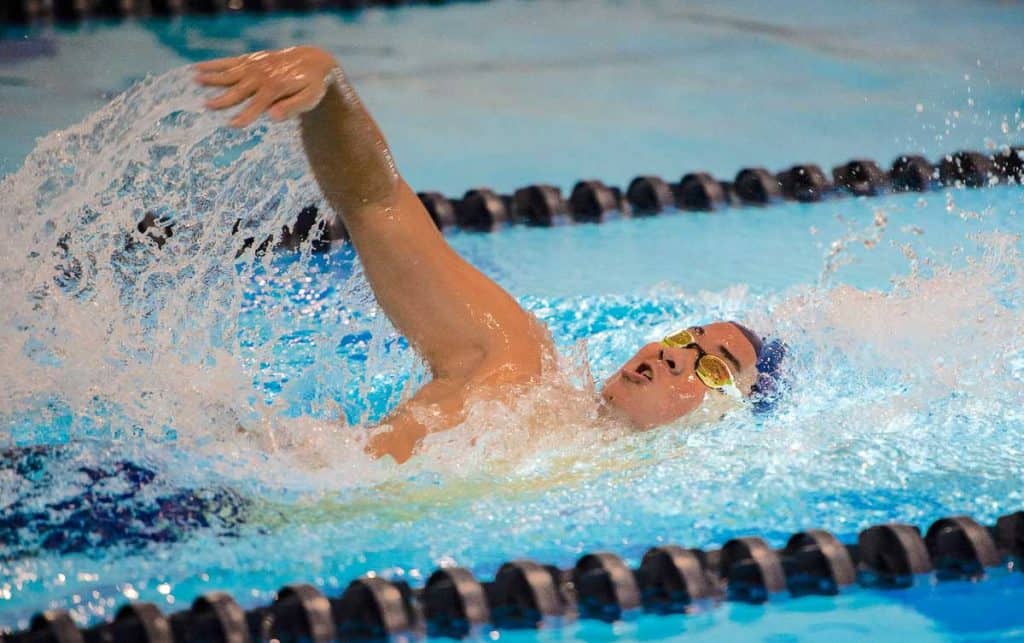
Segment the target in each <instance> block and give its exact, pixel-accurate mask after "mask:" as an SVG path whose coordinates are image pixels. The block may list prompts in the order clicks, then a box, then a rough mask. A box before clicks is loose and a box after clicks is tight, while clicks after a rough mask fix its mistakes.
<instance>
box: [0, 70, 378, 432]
mask: <svg viewBox="0 0 1024 643" xmlns="http://www.w3.org/2000/svg"><path fill="white" fill-rule="evenodd" d="M190 75H191V74H190V72H189V70H188V69H179V70H176V71H173V72H170V73H168V74H165V75H162V76H159V77H152V78H148V79H147V80H145V81H144V82H142V83H140V84H138V85H137V86H135V87H133V88H132V89H131V90H129V91H128V92H126V93H125V94H123V95H121V96H119V97H118V98H116V99H115V100H114V101H113V102H111V103H110V104H109V105H107V106H106V107H105V108H103V109H102V110H100V111H99V112H97V113H95V114H93V115H92V116H90V117H89V118H87V119H86V120H85V121H83V122H82V123H80V124H79V125H76V126H74V127H71V128H69V129H67V130H64V131H60V132H55V133H53V134H50V135H49V136H47V137H45V138H44V139H42V140H41V141H40V142H39V144H38V146H37V147H36V149H35V151H33V152H32V154H31V155H30V156H29V157H28V158H27V159H26V161H25V164H24V166H23V167H22V168H21V169H20V171H18V172H17V173H15V174H13V175H11V176H9V177H7V178H6V179H4V181H3V183H2V185H0V192H2V194H3V195H4V216H3V224H2V225H3V234H2V235H0V255H2V263H0V297H2V299H3V301H4V302H5V305H4V307H3V309H2V313H0V317H2V320H0V321H2V325H3V328H4V332H3V335H2V337H0V363H2V364H3V366H2V367H0V389H2V393H0V396H2V402H0V409H3V416H4V420H5V423H6V424H7V426H6V427H5V428H4V430H3V434H0V442H3V441H15V442H33V441H41V442H45V441H48V439H50V438H52V433H53V431H52V427H53V425H54V424H61V423H63V424H64V425H66V431H65V436H64V437H65V439H68V438H70V439H101V440H114V441H118V440H128V441H131V440H136V439H138V438H146V439H149V440H155V441H160V440H166V439H171V440H174V441H176V442H178V443H179V444H183V445H185V446H190V445H201V444H208V443H210V442H218V441H228V442H232V441H233V440H234V437H233V436H234V435H235V433H236V432H237V431H238V427H239V426H240V425H242V426H244V427H246V430H252V429H253V428H254V427H255V429H256V431H257V432H259V431H262V433H261V434H260V435H258V436H257V438H258V441H260V442H261V443H264V444H270V445H273V444H275V443H277V442H278V441H281V440H287V439H288V438H287V437H286V436H284V437H282V436H279V435H276V433H275V429H274V426H275V425H274V423H272V422H270V421H269V420H268V418H269V417H271V416H272V415H274V414H275V413H276V412H277V411H279V409H273V408H271V407H270V406H269V405H268V404H267V400H266V399H265V397H266V396H263V395H259V389H258V388H254V387H253V378H254V373H255V372H257V371H259V365H260V364H261V363H266V362H268V361H270V360H271V359H272V353H273V351H275V350H280V348H281V345H282V344H285V345H288V346H290V349H291V350H293V351H295V352H296V353H299V352H301V347H302V346H311V347H314V350H321V349H319V348H317V347H318V346H319V342H320V340H324V339H326V338H324V337H322V336H320V335H319V334H318V333H317V332H316V330H315V329H310V328H309V326H310V324H308V323H306V324H303V323H295V322H296V319H302V320H305V321H310V320H314V321H324V318H325V317H330V318H331V321H340V323H342V324H344V323H349V322H351V320H352V319H360V318H370V319H372V318H374V317H375V316H376V311H375V309H374V307H373V305H372V301H371V298H370V297H369V296H368V295H367V291H366V288H365V282H363V280H361V279H358V278H352V275H351V269H349V270H348V271H347V272H343V273H342V274H337V272H338V271H336V270H335V274H332V275H330V277H335V276H336V277H337V281H330V280H329V279H325V280H324V281H325V282H326V283H318V284H315V285H312V286H311V285H310V281H311V276H310V273H311V272H312V273H313V274H316V273H317V272H318V271H319V272H321V273H330V272H331V271H332V270H333V267H332V264H331V262H330V261H329V260H321V261H320V262H319V263H317V262H316V261H314V260H313V259H312V258H311V257H310V249H311V245H312V243H313V242H314V241H315V240H316V230H314V234H313V235H311V237H312V238H311V239H310V240H308V241H306V242H305V243H304V244H303V245H302V246H301V247H300V254H299V256H298V257H297V258H281V257H278V256H275V254H274V253H272V252H263V250H266V249H267V248H272V247H273V246H274V245H275V244H276V243H277V242H278V241H280V240H281V239H282V237H283V236H285V235H286V234H287V231H288V229H289V227H290V226H293V225H294V222H295V219H296V216H297V214H298V213H299V212H300V210H302V209H303V208H304V207H307V206H309V205H311V204H312V205H317V204H319V200H320V196H319V191H318V189H317V188H316V185H315V183H314V181H313V179H312V177H311V176H310V173H309V169H308V166H307V162H306V160H305V157H304V155H303V154H302V151H301V145H300V143H299V141H298V137H297V136H296V135H295V129H294V127H289V126H277V127H270V126H269V125H268V124H266V123H264V124H260V125H258V126H256V127H252V128H249V129H246V130H244V131H239V130H233V129H229V128H227V127H224V126H223V122H224V118H223V117H222V115H219V114H211V113H208V112H205V111H204V110H203V109H202V98H203V91H202V90H200V89H199V88H197V87H195V86H194V85H193V83H192V82H191V80H190ZM322 209H323V208H321V210H322ZM146 224H148V229H146ZM314 264H315V265H314ZM311 266H312V269H311ZM313 289H319V291H318V292H315V293H314V292H312V291H313ZM324 290H340V291H345V293H344V294H346V295H348V296H345V297H342V299H343V301H344V302H345V305H344V306H343V307H342V308H341V309H339V310H336V311H325V310H316V309H315V301H314V302H313V303H310V300H311V299H312V300H315V299H316V298H317V297H316V296H314V295H321V294H322V293H323V291H324ZM276 295H283V297H278V299H277V300H275V299H274V296H276ZM385 334H386V333H385ZM366 339H369V337H367V338H366ZM324 344H325V346H329V347H334V346H336V344H337V342H336V341H333V342H329V343H328V342H324ZM324 350H329V349H328V348H324V349H322V350H321V352H323V351H324ZM299 370H300V372H299V373H296V374H295V375H298V376H301V374H302V373H301V369H299ZM333 373H334V375H335V376H337V377H341V378H342V379H343V380H344V379H345V377H346V373H345V372H344V371H339V370H337V369H335V371H334V372H333ZM262 378H263V381H262V382H257V383H258V384H263V385H264V388H267V387H268V386H269V387H272V386H273V384H275V383H274V382H268V381H267V377H266V374H262ZM279 383H280V382H277V383H276V384H279ZM318 410H322V409H318ZM26 416H27V417H30V418H32V420H37V419H38V418H39V417H40V416H42V417H43V418H44V422H43V424H44V427H45V430H44V431H43V433H41V434H39V433H37V434H29V435H26V434H25V433H24V431H19V430H18V427H17V424H18V422H19V421H20V422H21V423H22V424H24V418H25V417H26ZM46 419H49V421H46ZM234 442H238V441H237V440H234Z"/></svg>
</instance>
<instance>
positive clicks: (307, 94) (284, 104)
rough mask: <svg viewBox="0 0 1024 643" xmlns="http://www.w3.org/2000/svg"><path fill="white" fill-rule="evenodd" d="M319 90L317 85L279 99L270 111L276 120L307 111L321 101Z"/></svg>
mask: <svg viewBox="0 0 1024 643" xmlns="http://www.w3.org/2000/svg"><path fill="white" fill-rule="evenodd" d="M317 94H319V92H318V91H317V89H316V88H315V87H307V88H306V89H304V90H302V91H301V92H299V93H298V94H295V95H294V96H289V97H287V98H284V99H281V100H278V101H277V102H276V103H274V105H273V107H271V108H270V111H269V112H268V113H269V114H270V117H271V118H273V119H274V120H275V121H283V120H286V119H289V118H292V117H293V116H296V115H298V114H301V113H302V112H307V111H309V110H311V109H313V108H314V107H316V104H317V103H318V102H319V100H318V99H319V96H318V95H317Z"/></svg>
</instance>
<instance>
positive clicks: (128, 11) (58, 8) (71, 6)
mask: <svg viewBox="0 0 1024 643" xmlns="http://www.w3.org/2000/svg"><path fill="white" fill-rule="evenodd" d="M453 1H456V0H50V1H48V2H47V1H42V2H41V1H40V0H3V2H0V26H3V25H4V24H10V25H31V24H34V23H38V22H50V21H53V22H58V23H70V24H75V23H79V22H82V21H86V20H92V19H100V20H110V19H126V18H149V17H174V16H180V15H206V16H215V15H218V14H222V13H247V14H269V13H275V12H308V11H316V10H343V11H358V10H360V9H366V8H369V7H387V8H393V7H401V6H405V5H419V4H432V5H441V4H451V3H452V2H453Z"/></svg>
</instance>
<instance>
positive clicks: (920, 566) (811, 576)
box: [5, 511, 1024, 643]
mask: <svg viewBox="0 0 1024 643" xmlns="http://www.w3.org/2000/svg"><path fill="white" fill-rule="evenodd" d="M1022 561H1024V511H1018V512H1016V513H1012V514H1008V515H1005V516H1003V517H1001V518H999V519H998V521H997V522H996V524H995V525H994V526H991V527H985V526H982V525H980V524H978V523H977V522H976V521H974V520H973V519H971V518H969V517H967V516H953V517H949V518H941V519H939V520H936V521H935V522H934V523H932V524H931V526H930V527H929V528H928V530H927V531H926V532H925V535H924V536H922V535H921V532H920V531H919V530H918V528H917V527H915V526H913V525H906V524H900V523H890V524H884V525H875V526H873V527H869V528H867V529H865V530H864V531H862V532H860V534H859V536H858V538H857V543H856V544H849V545H844V544H842V543H840V542H839V540H837V539H836V537H835V536H833V535H832V534H830V533H829V532H827V531H823V530H820V529H812V530H808V531H803V532H800V533H797V534H794V535H793V536H792V537H791V538H790V539H789V540H788V541H787V542H786V545H785V546H784V547H783V548H781V549H773V548H772V547H770V546H769V545H768V544H767V543H766V542H765V540H763V539H762V538H758V537H754V536H750V537H744V538H734V539H732V540H730V541H728V542H727V543H725V544H724V545H723V546H722V548H721V549H716V550H707V551H704V550H700V549H687V548H684V547H680V546H678V545H660V546H657V547H653V548H651V549H650V550H648V551H647V553H646V554H644V556H643V559H642V561H641V563H640V566H639V567H638V568H636V569H632V568H630V567H629V566H628V565H627V564H626V563H625V562H624V561H623V560H622V559H621V558H620V557H619V556H617V555H616V554H614V553H610V552H594V553H588V554H585V555H583V556H582V557H580V559H579V561H578V562H577V563H576V565H575V566H574V567H573V568H572V569H559V568H557V567H553V566H549V565H541V564H539V563H537V562H534V561H530V560H514V561H511V562H508V563H505V564H504V565H502V566H501V568H500V569H499V570H498V572H497V574H496V575H495V577H494V579H493V580H491V581H480V580H478V579H477V578H475V577H474V576H473V574H472V573H471V572H470V571H469V570H467V569H463V568H461V567H445V568H441V569H438V570H436V571H435V572H434V573H433V574H431V575H430V577H429V579H428V580H427V582H426V585H425V586H424V587H423V588H418V589H413V588H411V587H410V586H409V585H408V584H407V583H405V582H403V581H392V580H387V579H384V578H381V577H378V576H365V577H363V578H358V579H356V580H354V581H352V582H351V583H350V584H349V585H348V587H347V588H346V589H345V591H344V592H343V593H342V594H341V595H340V596H338V597H335V598H331V597H327V596H325V595H324V594H322V593H321V592H320V590H319V589H317V588H316V587H314V586H312V585H307V584H295V585H287V586H285V587H283V588H282V589H281V590H280V591H278V593H277V598H276V599H275V600H274V602H273V603H271V604H270V605H269V606H266V607H257V608H254V609H250V610H248V611H243V609H242V608H241V607H240V606H239V604H238V603H237V602H236V601H235V600H234V599H232V598H231V596H229V595H228V594H225V593H223V592H213V593H209V594H205V595H203V596H201V597H199V598H198V599H196V601H195V602H194V603H193V604H192V606H191V608H190V609H187V610H183V611H180V612H176V613H174V614H170V615H165V614H163V613H162V612H161V611H160V610H159V609H158V608H157V607H156V606H155V605H154V604H152V603H130V604H128V605H125V606H123V607H121V608H120V609H119V610H118V612H117V615H116V616H115V617H114V620H113V621H112V622H109V623H102V624H99V625H95V626H93V627H91V628H88V629H79V628H78V627H77V626H76V625H75V623H74V621H73V620H72V619H71V616H70V614H69V613H68V612H66V611H63V610H49V611H45V612H41V613H39V614H36V615H35V617H33V619H32V621H31V625H30V627H29V629H28V630H27V631H24V632H19V633H16V634H11V635H8V636H7V637H6V639H5V641H6V642H9V643H30V642H31V643H93V642H103V643H182V642H185V641H187V642H190V643H198V642H202V643H250V642H255V641H270V640H276V641H280V642H281V643H288V642H298V641H308V642H311V643H331V642H335V641H387V640H394V638H395V637H398V636H403V635H404V636H407V637H412V638H417V637H422V636H424V635H426V636H440V637H448V638H465V637H467V636H473V635H475V634H480V633H486V632H489V631H492V630H499V631H500V630H511V629H533V628H542V627H557V626H558V625H559V624H561V623H565V622H569V621H573V620H576V619H596V620H601V621H608V622H612V621H617V620H619V619H621V618H623V617H628V616H629V615H630V614H637V613H641V612H648V613H655V614H672V613H688V612H692V611H694V610H695V609H697V608H702V609H714V607H715V606H716V605H717V604H719V603H721V602H723V601H740V602H745V603H755V604H761V603H769V604H770V603H771V602H772V600H773V599H775V598H777V597H779V596H783V595H785V594H789V595H791V596H794V597H798V596H807V595H834V594H837V593H839V592H840V591H842V589H843V588H845V587H848V586H851V585H854V584H860V585H861V586H863V587H872V588H886V589H897V588H905V587H911V586H913V585H914V584H915V583H919V582H931V578H934V579H936V580H937V581H939V582H945V581H952V580H967V581H981V580H984V579H985V577H986V574H987V571H988V570H991V569H993V568H998V567H1009V568H1011V569H1016V570H1020V569H1021V563H1022Z"/></svg>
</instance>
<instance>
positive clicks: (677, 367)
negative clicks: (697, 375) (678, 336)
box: [658, 346, 686, 375]
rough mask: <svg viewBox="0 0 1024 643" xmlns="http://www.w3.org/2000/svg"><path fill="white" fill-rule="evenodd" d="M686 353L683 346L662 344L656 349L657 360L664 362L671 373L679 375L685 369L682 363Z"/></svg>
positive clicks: (684, 361)
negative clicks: (674, 346) (675, 346)
mask: <svg viewBox="0 0 1024 643" xmlns="http://www.w3.org/2000/svg"><path fill="white" fill-rule="evenodd" d="M685 357H686V353H685V349H683V348H673V347H671V346H662V347H661V349H660V350H659V351H658V360H660V361H662V362H664V363H665V366H667V367H668V370H669V371H670V372H671V373H672V374H673V375H681V374H682V373H683V371H684V370H685V368H684V366H683V365H684V364H685V363H686V360H685Z"/></svg>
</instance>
